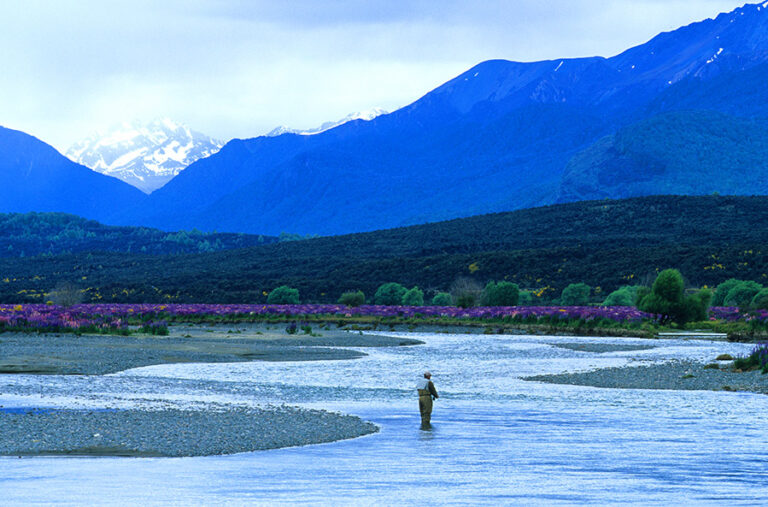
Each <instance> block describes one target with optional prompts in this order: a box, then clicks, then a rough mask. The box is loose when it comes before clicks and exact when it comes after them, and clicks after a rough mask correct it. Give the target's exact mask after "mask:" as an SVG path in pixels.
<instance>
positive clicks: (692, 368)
mask: <svg viewBox="0 0 768 507" xmlns="http://www.w3.org/2000/svg"><path fill="white" fill-rule="evenodd" d="M523 380H529V381H533V382H548V383H551V384H571V385H580V386H592V387H606V388H614V389H673V390H694V391H750V392H756V393H764V394H768V375H763V374H761V373H760V372H759V371H750V372H739V371H736V370H734V369H733V367H732V363H731V362H730V361H713V362H712V363H708V364H705V363H699V362H693V361H670V362H666V363H661V364H651V365H644V366H626V367H622V368H602V369H599V370H594V371H588V372H579V373H562V374H557V375H535V376H531V377H525V378H524V379H523Z"/></svg>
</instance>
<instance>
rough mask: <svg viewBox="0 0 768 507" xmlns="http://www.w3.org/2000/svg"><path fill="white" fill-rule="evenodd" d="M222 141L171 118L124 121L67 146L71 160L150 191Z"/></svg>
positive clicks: (219, 146)
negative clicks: (149, 120) (141, 121)
mask: <svg viewBox="0 0 768 507" xmlns="http://www.w3.org/2000/svg"><path fill="white" fill-rule="evenodd" d="M222 145H223V143H222V142H221V141H218V140H216V139H213V138H211V137H208V136H206V135H204V134H201V133H199V132H195V131H194V130H191V129H190V128H189V127H187V126H185V125H182V124H180V123H177V122H174V121H173V120H170V119H168V118H162V119H157V120H153V121H151V122H149V123H146V124H145V123H140V122H138V121H134V122H130V123H128V122H124V123H121V124H119V125H116V126H114V127H112V128H110V129H108V130H107V131H105V132H99V133H97V134H95V135H93V136H90V137H88V138H87V139H84V140H82V141H80V142H78V143H75V144H73V145H72V146H71V147H70V148H69V150H67V153H66V155H67V157H69V158H70V159H71V160H73V161H75V162H77V163H79V164H82V165H84V166H86V167H90V168H91V169H93V170H94V171H96V172H99V173H102V174H107V175H109V176H114V177H115V178H118V179H121V180H123V181H125V182H126V183H128V184H130V185H133V186H134V187H136V188H138V189H139V190H141V191H143V192H145V193H150V192H152V191H154V190H157V189H158V188H160V187H162V186H163V185H165V184H166V183H167V182H168V181H170V180H171V179H172V178H173V177H174V176H176V175H177V174H179V173H180V172H181V171H182V170H183V169H184V168H186V167H187V166H189V165H190V164H192V163H193V162H195V161H196V160H199V159H201V158H205V157H208V156H210V155H213V154H214V153H216V152H217V151H219V149H221V147H222Z"/></svg>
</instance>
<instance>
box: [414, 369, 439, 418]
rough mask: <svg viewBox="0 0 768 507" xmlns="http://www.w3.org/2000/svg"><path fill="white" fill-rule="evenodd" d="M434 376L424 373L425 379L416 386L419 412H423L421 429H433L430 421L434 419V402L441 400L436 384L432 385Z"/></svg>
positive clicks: (420, 380)
mask: <svg viewBox="0 0 768 507" xmlns="http://www.w3.org/2000/svg"><path fill="white" fill-rule="evenodd" d="M431 379H432V374H431V373H429V372H425V373H424V378H423V379H419V382H418V383H417V384H416V390H417V391H418V393H419V410H420V411H421V429H429V428H431V427H432V425H431V424H430V419H431V418H432V400H436V399H437V398H439V396H438V395H437V390H436V389H435V384H433V383H432V380H431Z"/></svg>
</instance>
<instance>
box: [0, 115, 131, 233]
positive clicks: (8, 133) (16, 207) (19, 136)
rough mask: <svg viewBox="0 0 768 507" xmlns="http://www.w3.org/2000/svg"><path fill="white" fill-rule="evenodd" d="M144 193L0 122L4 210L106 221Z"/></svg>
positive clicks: (0, 200) (0, 183) (0, 205)
mask: <svg viewBox="0 0 768 507" xmlns="http://www.w3.org/2000/svg"><path fill="white" fill-rule="evenodd" d="M143 198H144V194H142V193H141V192H140V191H138V190H136V189H135V188H133V187H132V186H130V185H128V184H127V183H123V182H122V181H120V180H118V179H116V178H112V177H111V176H105V175H102V174H98V173H96V172H94V171H92V170H90V169H88V168H87V167H84V166H82V165H79V164H76V163H74V162H72V161H71V160H69V159H67V158H66V157H64V156H63V155H61V154H60V153H59V152H57V151H56V150H55V149H54V148H53V147H51V146H49V145H47V144H45V143H43V142H42V141H40V140H38V139H36V138H34V137H32V136H30V135H28V134H25V133H23V132H19V131H16V130H11V129H7V128H3V127H0V213H1V212H28V211H61V212H66V213H72V214H76V215H81V216H85V217H88V218H93V219H99V220H103V219H106V218H107V217H109V216H112V215H114V214H115V213H117V212H118V211H120V210H123V209H125V208H127V207H129V206H131V205H133V204H135V203H137V202H139V201H141V200H142V199H143Z"/></svg>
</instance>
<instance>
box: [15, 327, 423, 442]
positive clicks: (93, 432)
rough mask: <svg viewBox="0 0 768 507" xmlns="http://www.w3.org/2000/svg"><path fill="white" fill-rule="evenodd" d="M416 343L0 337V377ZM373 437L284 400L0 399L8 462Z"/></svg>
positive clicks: (323, 336) (344, 352) (335, 337)
mask: <svg viewBox="0 0 768 507" xmlns="http://www.w3.org/2000/svg"><path fill="white" fill-rule="evenodd" d="M420 343H423V342H421V341H419V340H414V339H409V338H394V337H387V336H378V335H371V334H361V333H351V332H345V331H339V330H331V329H325V330H317V331H311V330H309V329H307V330H306V332H305V331H301V330H299V331H298V332H297V333H296V334H290V333H289V332H287V331H286V329H285V326H270V325H263V324H259V325H256V324H238V325H174V326H171V327H170V333H169V335H168V336H114V335H88V334H83V335H76V334H63V333H52V334H44V333H4V334H3V335H1V336H0V373H3V374H6V375H9V374H10V375H25V376H43V375H46V376H50V375H54V376H58V375H76V376H84V375H89V376H92V375H97V376H102V375H107V374H112V373H117V372H122V371H125V370H129V369H133V368H139V367H144V366H152V365H165V364H174V363H242V362H255V361H262V362H270V363H272V362H297V361H339V360H352V359H358V358H361V357H364V356H365V355H366V354H365V352H362V351H361V350H360V349H361V348H370V347H400V346H406V345H416V344H420ZM2 394H3V393H0V400H2ZM44 394H45V391H44V390H41V396H42V395H44ZM376 431H378V427H377V426H376V425H374V424H371V423H369V422H366V421H363V420H362V419H360V418H359V417H355V416H350V415H344V414H339V413H335V412H328V411H323V410H309V409H303V408H298V407H291V406H286V405H283V404H281V405H267V406H263V407H246V408H244V407H223V408H222V407H221V406H218V405H216V404H210V403H198V404H197V406H196V407H195V409H193V410H179V409H173V408H164V409H160V410H157V409H127V410H126V409H119V408H98V409H67V408H60V407H59V408H52V407H44V406H43V407H35V406H21V407H13V408H11V407H8V406H6V407H3V406H2V404H1V403H0V455H7V456H43V455H77V456H131V457H153V456H155V457H178V456H208V455H217V454H232V453H239V452H250V451H256V450H264V449H276V448H281V447H292V446H300V445H308V444H318V443H325V442H332V441H337V440H344V439H348V438H354V437H358V436H362V435H367V434H370V433H374V432H376Z"/></svg>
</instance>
